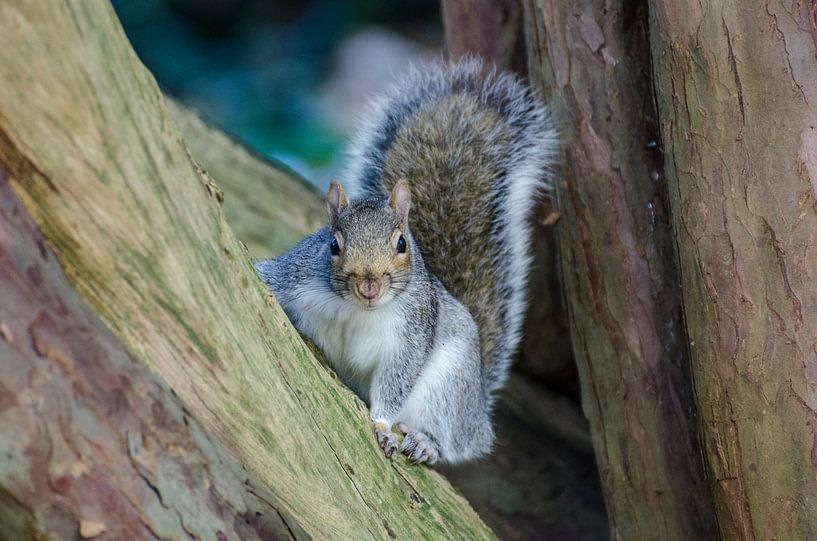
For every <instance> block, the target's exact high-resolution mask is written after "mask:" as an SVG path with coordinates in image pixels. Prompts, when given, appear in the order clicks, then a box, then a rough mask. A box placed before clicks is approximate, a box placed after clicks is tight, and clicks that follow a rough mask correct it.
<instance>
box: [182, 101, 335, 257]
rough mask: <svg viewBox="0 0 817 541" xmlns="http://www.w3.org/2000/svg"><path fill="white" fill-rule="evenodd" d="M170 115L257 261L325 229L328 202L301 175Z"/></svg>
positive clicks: (189, 118)
mask: <svg viewBox="0 0 817 541" xmlns="http://www.w3.org/2000/svg"><path fill="white" fill-rule="evenodd" d="M166 105H167V110H168V112H169V113H170V115H171V116H172V117H173V120H174V121H175V122H176V125H177V126H178V127H179V131H181V133H182V137H183V138H184V144H185V145H186V146H187V148H188V149H190V154H191V155H192V156H193V159H194V160H195V161H196V163H198V164H199V165H201V166H202V167H203V168H204V169H205V170H206V171H207V172H208V173H209V174H210V176H212V177H213V178H215V179H218V187H219V188H220V189H221V190H223V192H224V205H223V207H224V216H225V217H226V218H227V223H228V224H229V225H230V228H231V229H232V230H233V231H234V232H235V234H236V236H237V237H238V238H239V239H241V241H242V242H244V244H246V245H247V249H248V250H249V252H250V255H251V256H252V257H253V258H256V259H261V258H265V257H271V256H273V255H278V254H280V253H283V252H284V251H286V250H288V249H289V248H291V247H292V246H294V245H295V243H297V242H298V241H299V240H301V239H302V238H304V237H305V236H306V235H309V234H311V233H314V232H315V231H317V230H318V229H320V228H321V227H323V226H324V225H325V224H326V199H325V196H324V195H323V194H322V193H320V192H318V190H317V189H316V188H315V187H314V186H312V185H311V184H309V183H308V182H307V181H306V180H305V179H303V178H301V177H300V176H298V174H297V173H295V172H294V171H292V170H290V169H289V168H287V167H286V166H285V165H283V164H276V163H274V162H270V161H269V160H267V159H261V158H259V157H258V156H255V155H253V154H252V153H251V152H249V151H248V150H247V149H246V148H245V147H243V146H242V145H241V144H239V143H237V142H236V141H234V140H233V139H231V138H230V137H228V136H227V135H225V134H224V132H221V131H219V130H217V129H215V128H213V127H212V126H209V125H207V124H206V123H205V122H204V121H202V120H201V118H199V116H198V115H197V114H196V113H194V112H193V111H190V110H188V109H186V108H185V107H184V106H182V105H180V104H178V103H176V102H174V101H173V100H172V99H168V100H167V101H166Z"/></svg>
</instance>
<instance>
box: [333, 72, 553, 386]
mask: <svg viewBox="0 0 817 541" xmlns="http://www.w3.org/2000/svg"><path fill="white" fill-rule="evenodd" d="M482 72H483V66H482V64H481V62H480V61H478V60H475V59H466V60H463V61H460V62H458V63H455V64H447V63H444V62H437V63H434V64H432V65H429V66H426V67H423V68H421V69H414V70H412V71H411V72H410V73H409V74H408V75H407V76H405V77H404V78H403V79H402V80H400V81H399V82H398V83H396V84H395V85H394V86H393V87H392V88H391V89H390V90H389V91H388V92H387V93H385V94H384V95H383V96H381V97H380V98H378V99H377V100H375V102H374V105H373V111H372V114H370V115H368V116H367V117H366V118H367V120H368V123H367V124H366V125H364V126H362V128H361V130H360V133H359V134H358V136H357V138H356V139H355V140H354V141H353V145H352V148H351V152H350V154H351V155H350V159H349V166H348V168H347V171H346V175H345V176H344V177H343V178H341V180H342V181H343V182H344V184H345V185H346V186H347V188H348V191H349V193H350V195H351V196H352V197H353V198H356V197H363V196H371V195H380V196H385V195H387V194H388V193H389V190H391V188H392V186H393V185H394V183H395V182H396V181H397V180H399V179H401V178H405V179H407V180H408V181H409V183H410V185H411V191H412V211H411V214H410V217H409V220H410V224H411V231H412V234H413V235H414V237H415V239H416V240H417V242H418V244H419V245H420V249H421V251H422V253H423V257H424V259H425V261H426V264H427V266H428V268H429V269H430V270H431V271H432V272H434V273H435V274H436V275H437V276H438V277H439V278H440V280H441V281H442V283H443V284H444V285H445V286H446V288H448V290H449V291H450V292H451V293H452V294H453V295H454V296H455V297H456V298H457V299H459V300H460V301H461V302H462V303H463V304H465V305H466V306H467V307H468V309H469V310H470V312H471V314H472V315H473V316H474V319H475V320H476V322H477V325H478V327H479V329H480V342H481V349H482V362H483V367H484V371H485V380H486V390H487V391H488V392H489V393H491V394H492V393H493V392H494V391H495V390H497V389H499V388H500V387H501V386H502V384H503V383H504V381H505V379H506V377H507V373H508V370H509V368H510V364H511V361H512V358H513V355H514V353H515V351H516V348H517V346H518V343H519V337H520V332H521V327H522V322H523V317H524V314H525V309H526V305H527V298H526V289H527V275H528V270H529V267H530V260H531V256H530V240H531V232H532V225H531V224H532V220H531V216H530V215H531V210H532V208H533V205H534V203H535V202H536V201H537V197H538V196H539V195H540V193H541V192H542V191H543V190H545V189H546V188H547V187H548V186H549V182H548V181H549V179H550V178H551V175H552V166H553V164H554V163H555V161H556V156H557V152H558V138H557V133H556V130H555V129H554V127H553V125H552V123H551V121H550V119H549V117H548V114H547V112H546V109H545V107H544V106H543V105H542V104H541V102H540V101H539V100H538V99H536V98H535V97H534V96H533V95H532V93H531V91H530V90H529V89H528V88H527V87H526V86H525V85H523V84H522V83H521V82H520V81H519V80H518V79H517V78H515V77H513V76H511V75H508V74H496V73H490V74H488V75H483V74H482Z"/></svg>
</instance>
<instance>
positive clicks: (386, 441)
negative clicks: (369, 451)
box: [372, 421, 397, 458]
mask: <svg viewBox="0 0 817 541" xmlns="http://www.w3.org/2000/svg"><path fill="white" fill-rule="evenodd" d="M372 429H373V430H374V437H375V438H377V443H378V445H380V448H381V449H383V454H384V455H386V458H391V456H392V455H393V454H394V452H395V451H396V450H397V434H395V433H394V432H392V431H391V427H390V426H389V425H388V423H384V422H382V421H376V422H374V423H372Z"/></svg>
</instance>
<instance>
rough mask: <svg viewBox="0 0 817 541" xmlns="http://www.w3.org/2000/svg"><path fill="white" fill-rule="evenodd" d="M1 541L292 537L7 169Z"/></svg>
mask: <svg viewBox="0 0 817 541" xmlns="http://www.w3.org/2000/svg"><path fill="white" fill-rule="evenodd" d="M0 291H2V297H0V360H2V362H0V456H1V457H2V459H0V539H3V540H9V541H19V540H21V539H40V538H46V537H48V538H53V539H74V538H76V536H77V534H83V537H85V536H90V535H91V534H93V533H94V532H98V533H101V532H104V533H105V534H106V536H105V538H109V539H160V538H161V539H182V538H186V537H188V536H192V537H194V538H199V539H232V540H236V541H237V540H239V539H247V540H250V539H263V538H267V539H269V538H277V539H292V538H293V536H298V537H301V536H302V535H303V534H304V532H303V531H301V530H298V529H297V523H296V522H293V523H292V527H294V528H296V529H295V530H294V531H290V526H288V525H287V520H286V519H285V518H284V516H282V515H281V514H279V512H278V511H277V508H279V507H281V505H280V503H279V502H278V498H277V497H276V496H275V495H273V494H271V493H269V492H268V491H266V490H265V489H264V488H263V487H259V486H255V485H254V484H253V483H252V482H251V481H250V479H249V477H248V473H247V472H246V471H244V470H243V468H241V466H240V465H239V464H238V463H237V462H236V461H235V460H234V459H233V458H232V457H230V456H229V454H228V453H227V452H226V451H225V450H224V448H223V447H222V446H221V445H219V444H218V443H217V442H215V441H214V440H213V438H211V437H210V436H208V435H207V434H206V433H205V432H204V431H203V430H202V428H201V426H200V425H199V424H198V422H196V421H195V420H194V419H192V418H191V417H190V414H189V412H188V411H187V410H186V409H185V407H184V406H183V405H182V404H181V401H180V400H179V399H178V398H177V397H176V396H175V395H173V393H172V391H171V389H169V388H168V387H167V386H166V385H164V384H161V383H158V382H157V381H156V379H155V378H154V377H153V376H152V375H151V374H150V372H149V371H148V369H147V368H146V367H145V366H144V365H142V363H140V362H139V361H138V360H136V359H134V358H133V357H132V356H130V355H129V354H128V353H127V351H126V350H125V348H124V347H123V346H122V345H121V344H120V343H119V342H118V341H117V340H116V338H115V337H114V336H113V334H112V333H111V331H110V330H109V329H108V328H107V327H105V324H104V323H102V321H101V320H100V319H99V317H98V316H96V314H94V313H93V312H92V311H91V310H90V309H89V308H88V307H87V306H86V305H85V304H84V303H83V302H82V301H81V300H80V299H79V297H78V295H77V294H76V292H75V291H74V290H73V289H72V288H71V286H70V285H69V284H68V281H67V280H66V279H65V276H64V274H63V272H62V269H61V268H60V266H59V264H58V263H57V261H56V258H55V256H54V254H53V252H52V251H51V250H50V249H48V248H47V247H46V243H45V242H44V240H43V239H42V237H41V236H40V235H39V232H38V231H37V229H36V226H35V225H34V224H33V222H32V220H31V219H30V218H29V216H28V215H27V213H26V211H25V209H24V208H23V207H22V205H21V204H20V203H19V201H18V199H17V197H16V196H15V195H14V193H13V192H12V191H11V188H10V186H9V184H8V181H7V180H6V178H5V175H4V174H3V173H2V171H0Z"/></svg>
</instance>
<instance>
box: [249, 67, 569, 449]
mask: <svg viewBox="0 0 817 541" xmlns="http://www.w3.org/2000/svg"><path fill="white" fill-rule="evenodd" d="M484 72H485V70H483V64H482V62H481V61H480V60H478V59H474V58H468V59H465V60H461V61H459V62H456V63H445V62H444V61H437V62H436V63H433V64H430V65H428V66H426V67H424V68H422V69H412V70H411V72H410V73H409V74H408V75H406V76H404V78H403V79H402V80H400V81H399V82H398V83H396V84H395V85H394V86H393V87H392V88H391V90H389V91H388V92H386V93H385V94H384V95H382V96H381V97H380V98H379V99H376V100H375V101H374V103H373V107H372V110H371V111H370V114H369V115H368V116H367V117H366V122H365V124H364V125H363V127H362V129H361V130H360V133H359V134H358V136H357V138H356V139H354V140H353V143H352V145H351V152H350V158H349V160H348V166H347V168H346V171H345V175H344V176H343V177H342V178H343V179H344V180H345V182H346V186H347V189H348V193H349V195H348V196H347V193H346V190H344V187H343V186H342V185H341V184H340V183H339V182H332V184H331V185H330V187H329V191H328V196H327V209H328V224H327V226H326V227H324V228H323V229H321V230H320V231H318V232H317V233H314V234H313V235H310V236H308V237H306V238H305V239H303V240H302V241H301V242H300V243H299V244H297V245H296V246H295V247H294V248H292V249H291V250H290V251H288V252H286V253H284V254H283V255H281V256H279V257H277V258H274V259H268V260H263V261H260V262H258V263H257V264H256V270H257V272H258V274H259V275H260V277H261V278H262V280H263V281H264V282H265V283H266V284H267V286H268V287H269V288H270V289H271V290H272V292H273V294H274V296H275V298H276V299H277V300H278V302H279V303H280V305H281V307H282V308H283V309H284V311H285V313H286V314H287V316H288V317H289V319H290V320H291V321H292V323H293V324H294V326H295V327H296V328H297V329H298V330H299V331H300V332H301V333H303V334H305V335H307V336H309V337H310V338H311V339H312V340H313V341H314V342H315V343H316V344H317V345H318V347H320V348H321V350H322V351H323V352H324V353H325V355H326V358H327V360H328V362H329V363H330V365H331V366H332V368H334V370H335V371H336V372H337V373H338V375H339V376H340V378H341V379H342V380H343V381H344V382H345V383H346V384H347V385H348V386H350V387H351V388H352V389H353V390H354V391H355V392H356V393H357V394H358V395H359V396H360V397H361V398H362V399H363V400H364V401H366V402H367V403H368V404H369V406H370V412H371V420H372V427H373V430H374V433H375V437H376V439H377V442H378V444H379V445H380V447H381V448H382V450H383V452H384V454H385V455H386V457H391V456H392V455H393V454H394V453H395V452H396V451H397V450H398V448H399V450H400V451H401V452H402V453H404V454H406V455H407V456H408V459H409V460H410V461H411V462H414V463H422V462H426V463H429V464H433V463H435V462H445V463H458V462H463V461H468V460H472V459H476V458H479V457H482V456H485V455H486V454H488V453H490V451H491V449H492V446H493V441H494V430H493V426H492V422H491V416H492V411H493V408H494V405H495V400H496V398H495V395H496V392H497V391H498V390H499V389H500V388H501V387H502V385H503V383H504V381H505V379H506V377H507V373H508V370H509V368H510V365H511V362H512V357H513V355H514V353H515V351H516V349H517V346H518V343H519V338H520V329H521V325H522V319H523V317H524V313H525V308H526V300H527V299H526V282H527V274H528V270H529V267H530V260H531V256H530V254H529V244H530V238H531V233H532V225H531V220H530V219H529V218H530V216H529V215H530V214H531V210H532V208H533V205H534V203H535V202H536V200H537V197H538V196H539V195H540V194H541V193H542V192H543V191H544V190H545V189H546V188H547V187H548V185H549V179H550V177H551V175H552V166H553V164H554V162H555V158H556V154H557V150H558V137H557V133H556V130H555V129H554V127H553V124H552V122H551V120H550V118H549V116H548V113H547V109H546V108H545V107H544V105H543V104H542V103H541V102H540V101H539V100H538V99H537V98H536V97H535V96H534V95H533V93H532V92H531V91H530V90H529V89H528V88H527V87H526V86H525V85H524V84H522V83H521V82H520V81H519V80H518V79H517V78H516V77H514V76H512V75H509V74H499V73H497V72H496V71H493V70H492V71H490V72H489V73H487V74H484ZM393 428H397V430H398V431H399V432H401V433H402V434H403V439H402V442H400V445H399V447H398V436H397V433H396V432H394V431H393Z"/></svg>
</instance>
